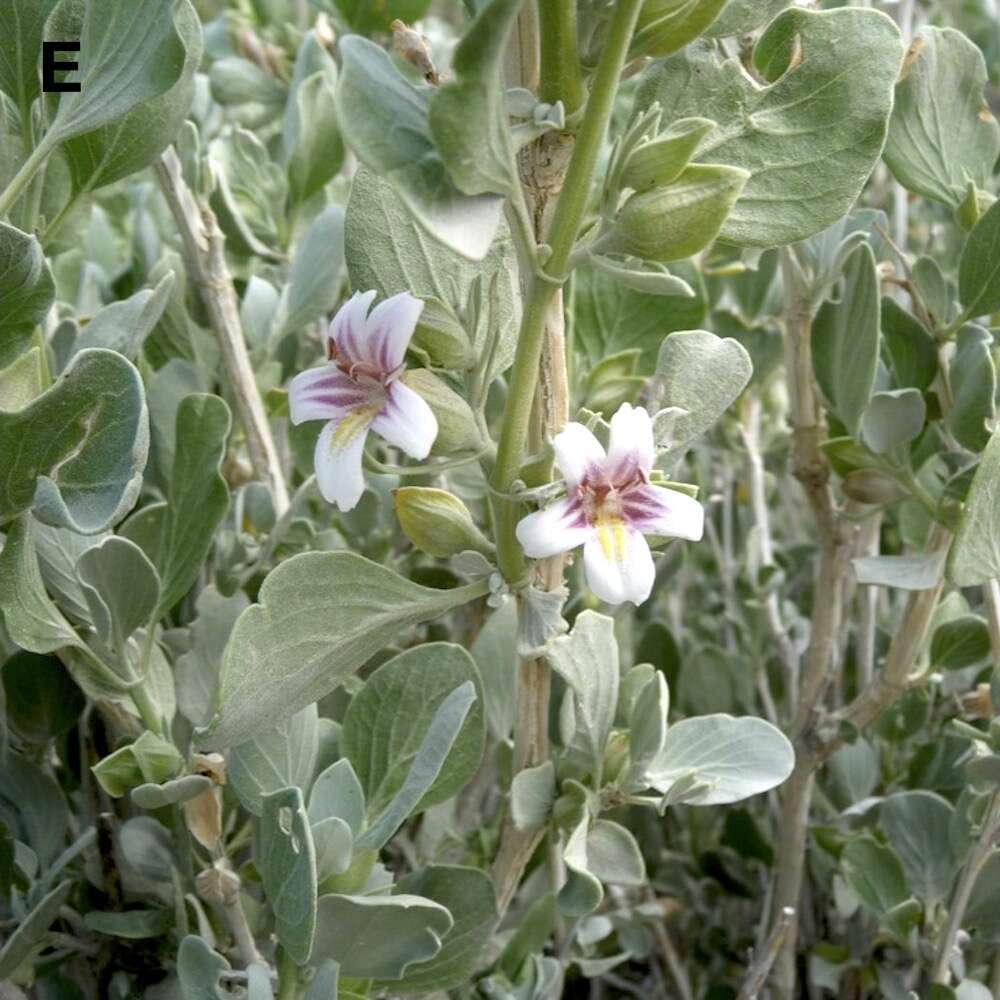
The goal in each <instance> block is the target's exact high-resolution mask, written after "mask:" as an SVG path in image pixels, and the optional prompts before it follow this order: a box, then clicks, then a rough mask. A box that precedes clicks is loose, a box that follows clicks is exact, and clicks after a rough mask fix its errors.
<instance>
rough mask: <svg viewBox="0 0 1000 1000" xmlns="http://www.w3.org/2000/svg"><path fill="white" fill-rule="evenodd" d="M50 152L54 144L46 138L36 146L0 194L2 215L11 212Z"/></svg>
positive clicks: (0, 211) (0, 212)
mask: <svg viewBox="0 0 1000 1000" xmlns="http://www.w3.org/2000/svg"><path fill="white" fill-rule="evenodd" d="M50 152H52V146H51V145H50V144H49V143H47V142H46V141H45V140H44V139H43V140H42V141H41V142H40V143H39V144H38V145H37V146H36V147H35V148H34V150H33V151H32V153H31V155H30V156H29V157H28V158H27V159H26V160H25V161H24V163H23V164H22V165H21V169H20V170H18V172H17V173H16V174H15V175H14V179H13V180H12V181H11V182H10V183H9V184H8V185H7V187H6V189H5V190H4V192H3V194H0V216H4V215H7V213H8V212H10V210H11V208H12V206H13V205H14V203H15V202H16V201H17V199H18V198H20V197H21V195H22V194H24V192H25V190H26V189H27V187H28V185H29V184H30V183H31V179H32V177H34V176H35V174H36V173H37V172H38V170H39V168H40V167H41V165H42V164H43V163H44V162H45V159H46V157H47V156H48V155H49V153H50Z"/></svg>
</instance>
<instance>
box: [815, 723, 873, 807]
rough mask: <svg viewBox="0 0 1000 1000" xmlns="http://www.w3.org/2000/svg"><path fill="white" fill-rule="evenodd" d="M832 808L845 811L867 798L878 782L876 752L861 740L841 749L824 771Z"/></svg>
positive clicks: (862, 738)
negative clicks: (832, 804) (833, 806)
mask: <svg viewBox="0 0 1000 1000" xmlns="http://www.w3.org/2000/svg"><path fill="white" fill-rule="evenodd" d="M826 772H827V773H826V777H827V780H828V782H829V785H828V789H829V792H830V797H831V798H832V800H833V803H834V805H836V806H837V807H838V808H839V809H841V810H843V809H847V808H848V807H850V806H853V805H855V804H856V803H858V802H861V801H862V800H864V799H866V798H868V796H869V795H871V794H872V792H873V791H874V790H875V786H876V785H877V784H878V782H879V755H878V751H877V750H876V749H875V748H874V747H873V746H872V745H871V743H869V742H868V740H866V739H865V738H864V737H863V736H862V737H858V739H856V740H855V741H854V742H853V743H848V744H847V745H846V746H842V747H841V748H840V749H839V750H838V751H837V752H836V753H835V754H833V756H832V757H831V758H830V761H829V763H828V764H827V768H826Z"/></svg>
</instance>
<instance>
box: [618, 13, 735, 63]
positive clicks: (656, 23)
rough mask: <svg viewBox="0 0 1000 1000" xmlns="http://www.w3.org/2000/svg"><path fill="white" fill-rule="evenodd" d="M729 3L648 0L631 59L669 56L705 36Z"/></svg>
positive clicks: (633, 44) (636, 32)
mask: <svg viewBox="0 0 1000 1000" xmlns="http://www.w3.org/2000/svg"><path fill="white" fill-rule="evenodd" d="M725 6H726V0H645V3H643V5H642V9H641V11H640V12H639V20H638V22H637V23H636V26H635V35H634V36H633V38H632V45H631V47H630V48H629V53H628V54H629V59H638V58H640V57H641V56H656V57H659V56H669V55H670V54H671V53H673V52H677V51H678V50H679V49H682V48H684V46H685V45H688V44H689V43H690V42H693V41H694V40H695V39H696V38H697V37H698V36H699V35H703V34H704V33H705V32H706V31H707V30H708V28H709V27H710V26H711V25H712V22H713V21H714V20H715V19H716V18H717V17H718V16H719V14H720V13H721V12H722V9H723V8H724V7H725Z"/></svg>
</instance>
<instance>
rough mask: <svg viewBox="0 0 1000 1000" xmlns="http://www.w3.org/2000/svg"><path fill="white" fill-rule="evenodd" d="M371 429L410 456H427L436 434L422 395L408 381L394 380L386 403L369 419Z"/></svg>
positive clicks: (432, 416) (432, 414)
mask: <svg viewBox="0 0 1000 1000" xmlns="http://www.w3.org/2000/svg"><path fill="white" fill-rule="evenodd" d="M372 430H374V431H375V432H376V433H378V434H380V435H381V436H382V437H383V438H385V440H386V441H388V442H389V444H392V445H395V446H396V447H397V448H402V449H403V451H405V452H406V454H407V455H409V456H410V458H417V459H420V458H426V457H427V456H428V455H429V454H430V450H431V445H433V444H434V439H435V438H436V437H437V432H438V424H437V418H436V417H435V416H434V413H433V412H432V411H431V408H430V407H429V406H428V405H427V402H426V401H425V400H424V399H423V397H422V396H418V395H417V393H415V392H414V391H413V390H412V389H411V388H410V387H409V386H408V385H404V384H403V383H402V382H393V383H392V384H391V385H390V386H389V388H388V391H387V397H386V401H385V405H384V406H383V407H382V410H381V412H380V413H379V414H378V416H377V417H375V420H374V421H373V422H372Z"/></svg>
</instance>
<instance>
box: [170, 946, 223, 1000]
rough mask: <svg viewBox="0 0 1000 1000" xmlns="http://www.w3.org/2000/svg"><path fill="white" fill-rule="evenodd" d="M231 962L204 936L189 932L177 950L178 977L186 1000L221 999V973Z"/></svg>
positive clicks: (182, 994)
mask: <svg viewBox="0 0 1000 1000" xmlns="http://www.w3.org/2000/svg"><path fill="white" fill-rule="evenodd" d="M228 968H229V963H228V962H227V961H226V960H225V959H224V958H223V957H222V956H221V955H219V954H218V953H216V952H214V951H212V949H211V948H210V947H209V946H208V944H207V943H206V942H205V940H204V939H203V938H200V937H198V936H197V935H195V934H188V935H187V937H185V938H184V940H183V941H181V946H180V948H179V949H178V950H177V979H178V982H179V984H180V988H181V996H182V997H183V998H184V1000H221V994H220V993H219V990H218V983H219V973H220V972H222V971H223V970H224V969H228Z"/></svg>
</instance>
